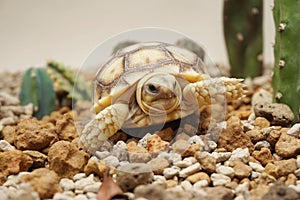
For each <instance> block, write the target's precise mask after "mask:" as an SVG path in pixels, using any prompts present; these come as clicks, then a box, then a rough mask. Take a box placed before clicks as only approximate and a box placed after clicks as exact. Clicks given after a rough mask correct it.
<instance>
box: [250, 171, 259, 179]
mask: <svg viewBox="0 0 300 200" xmlns="http://www.w3.org/2000/svg"><path fill="white" fill-rule="evenodd" d="M260 175H261V173H260V172H255V171H252V172H251V180H253V179H256V178H258V177H259V176H260Z"/></svg>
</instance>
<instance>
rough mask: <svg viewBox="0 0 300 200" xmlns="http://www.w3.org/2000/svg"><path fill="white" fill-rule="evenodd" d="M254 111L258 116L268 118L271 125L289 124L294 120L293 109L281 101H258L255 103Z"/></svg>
mask: <svg viewBox="0 0 300 200" xmlns="http://www.w3.org/2000/svg"><path fill="white" fill-rule="evenodd" d="M254 113H255V115H256V116H257V117H264V118H266V119H268V120H269V121H270V123H271V125H278V126H289V125H290V124H291V123H292V122H293V120H294V114H293V112H292V110H291V109H290V108H289V107H288V106H287V105H286V104H281V103H266V102H264V103H257V104H256V105H254Z"/></svg>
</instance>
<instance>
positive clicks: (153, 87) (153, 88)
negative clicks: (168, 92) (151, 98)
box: [147, 84, 158, 93]
mask: <svg viewBox="0 0 300 200" xmlns="http://www.w3.org/2000/svg"><path fill="white" fill-rule="evenodd" d="M147 90H148V91H149V92H150V93H157V92H158V90H157V88H156V87H155V86H154V85H153V84H148V85H147Z"/></svg>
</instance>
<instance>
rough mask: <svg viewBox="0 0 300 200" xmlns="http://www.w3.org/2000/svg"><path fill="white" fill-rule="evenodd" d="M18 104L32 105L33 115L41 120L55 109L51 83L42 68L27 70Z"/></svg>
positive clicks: (54, 97)
mask: <svg viewBox="0 0 300 200" xmlns="http://www.w3.org/2000/svg"><path fill="white" fill-rule="evenodd" d="M19 98H20V104H21V105H27V104H29V103H32V104H33V105H34V106H35V111H34V113H33V115H34V116H35V117H36V118H38V119H41V118H42V117H43V116H44V115H49V114H50V113H51V112H52V111H54V109H55V106H56V105H55V100H56V95H55V91H54V89H53V83H52V80H51V79H50V77H49V76H48V74H47V72H46V70H45V69H43V68H29V69H28V70H27V71H26V72H25V74H24V76H23V79H22V84H21V91H20V95H19Z"/></svg>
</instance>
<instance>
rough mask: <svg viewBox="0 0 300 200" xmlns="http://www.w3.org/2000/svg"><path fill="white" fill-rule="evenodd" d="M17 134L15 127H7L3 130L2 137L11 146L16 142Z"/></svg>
mask: <svg viewBox="0 0 300 200" xmlns="http://www.w3.org/2000/svg"><path fill="white" fill-rule="evenodd" d="M15 133H16V127H15V126H5V127H4V128H3V130H2V135H3V138H4V140H5V141H7V142H8V143H10V144H13V143H14V141H15Z"/></svg>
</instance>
